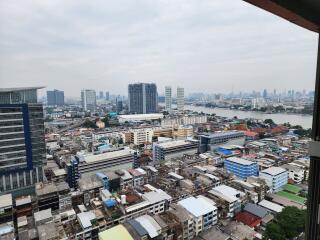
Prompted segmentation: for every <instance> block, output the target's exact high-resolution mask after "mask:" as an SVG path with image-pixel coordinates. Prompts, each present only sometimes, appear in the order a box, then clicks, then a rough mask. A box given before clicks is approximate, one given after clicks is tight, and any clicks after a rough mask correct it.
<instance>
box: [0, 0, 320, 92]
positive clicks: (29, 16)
mask: <svg viewBox="0 0 320 240" xmlns="http://www.w3.org/2000/svg"><path fill="white" fill-rule="evenodd" d="M0 53H1V54H0V82H1V87H17V86H46V89H45V90H41V93H40V95H43V94H44V93H45V91H46V90H51V89H54V88H55V89H59V90H64V91H65V95H66V96H70V97H80V91H81V89H84V88H89V89H94V90H96V91H97V92H99V91H104V92H105V91H109V92H110V93H111V94H121V95H127V84H129V83H134V82H154V83H156V84H157V86H158V92H159V93H160V94H162V93H163V92H164V86H166V85H169V86H172V87H173V89H175V88H176V87H177V86H178V85H179V86H182V87H184V88H185V92H186V94H188V93H190V92H204V93H219V92H222V93H226V92H231V91H232V89H233V90H234V92H239V91H247V92H249V91H252V90H256V91H261V90H263V89H268V90H269V91H271V90H273V89H274V88H276V89H277V90H278V89H279V90H282V91H283V90H285V89H287V90H289V89H295V90H298V89H301V90H302V89H306V90H313V89H314V81H315V69H316V55H317V34H315V33H313V32H310V31H307V30H305V29H302V28H300V27H298V26H296V25H294V24H292V23H289V22H287V21H285V20H283V19H280V18H278V17H276V16H274V15H272V14H270V13H267V12H265V11H263V10H260V9H257V8H256V7H254V6H251V5H250V4H247V3H245V2H243V1H241V0H239V1H230V2H229V1H228V2H226V1H223V0H216V1H212V0H202V1H199V0H189V1H185V0H178V1H174V2H173V1H169V0H155V1H147V0H136V1H129V0H120V1H119V0H118V1H90V2H89V1H84V0H80V1H76V0H72V1H68V2H66V1H62V0H57V1H40V0H37V1H23V2H13V1H10V0H3V1H1V2H0ZM173 92H175V90H174V91H173Z"/></svg>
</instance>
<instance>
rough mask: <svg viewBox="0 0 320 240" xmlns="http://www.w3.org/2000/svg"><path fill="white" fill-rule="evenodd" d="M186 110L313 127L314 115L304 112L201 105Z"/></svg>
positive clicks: (188, 107)
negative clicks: (264, 110) (272, 111)
mask: <svg viewBox="0 0 320 240" xmlns="http://www.w3.org/2000/svg"><path fill="white" fill-rule="evenodd" d="M185 109H186V110H192V111H195V112H204V113H208V114H212V113H215V114H216V115H217V116H221V117H228V118H232V117H234V116H237V117H238V118H255V119H261V120H264V119H267V118H271V119H272V120H273V121H274V122H275V123H278V124H281V123H286V122H289V123H290V124H291V125H301V126H302V127H304V128H311V126H312V116H311V115H302V114H288V113H270V114H268V113H262V112H252V111H239V110H231V109H225V108H207V107H201V106H191V105H185Z"/></svg>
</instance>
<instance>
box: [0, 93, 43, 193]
mask: <svg viewBox="0 0 320 240" xmlns="http://www.w3.org/2000/svg"><path fill="white" fill-rule="evenodd" d="M40 88H41V87H40ZM37 89H39V88H37V87H29V88H0V195H2V194H5V193H9V192H11V193H12V194H13V195H14V196H17V195H28V194H32V193H33V192H34V185H35V184H36V183H38V182H42V181H43V174H44V171H43V166H44V165H45V164H46V146H45V139H44V120H43V107H42V104H41V103H38V102H37Z"/></svg>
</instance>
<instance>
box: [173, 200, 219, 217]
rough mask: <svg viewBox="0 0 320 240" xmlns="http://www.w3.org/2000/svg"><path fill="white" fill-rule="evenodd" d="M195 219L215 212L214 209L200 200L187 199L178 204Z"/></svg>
mask: <svg viewBox="0 0 320 240" xmlns="http://www.w3.org/2000/svg"><path fill="white" fill-rule="evenodd" d="M178 204H179V205H181V206H182V207H184V208H185V209H186V210H187V211H189V212H190V213H191V214H192V215H194V216H195V217H200V216H202V215H205V214H207V213H210V212H213V211H215V210H216V207H215V206H213V205H211V204H209V203H208V202H206V201H205V200H203V199H201V198H198V199H197V198H195V197H189V198H186V199H183V200H181V201H179V202H178Z"/></svg>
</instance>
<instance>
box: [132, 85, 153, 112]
mask: <svg viewBox="0 0 320 240" xmlns="http://www.w3.org/2000/svg"><path fill="white" fill-rule="evenodd" d="M128 96H129V112H131V113H140V114H141V113H155V112H157V109H158V93H157V85H156V84H154V83H134V84H129V86H128Z"/></svg>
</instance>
